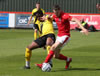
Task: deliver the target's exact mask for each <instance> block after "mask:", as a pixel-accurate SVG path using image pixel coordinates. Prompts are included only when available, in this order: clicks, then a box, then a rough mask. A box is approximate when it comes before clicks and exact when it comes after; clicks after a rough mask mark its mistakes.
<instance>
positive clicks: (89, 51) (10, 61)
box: [0, 29, 100, 76]
mask: <svg viewBox="0 0 100 76" xmlns="http://www.w3.org/2000/svg"><path fill="white" fill-rule="evenodd" d="M32 40H33V30H21V29H20V30H19V29H18V30H15V29H6V30H4V29H0V76H100V32H90V34H89V35H88V36H85V35H82V34H80V33H79V32H76V31H71V40H70V42H69V43H68V45H67V46H65V47H64V48H63V50H62V52H61V53H62V54H64V55H66V56H69V57H72V58H73V61H72V63H71V68H70V70H65V69H64V67H65V62H64V61H60V60H57V59H53V64H54V67H53V68H52V71H51V72H42V71H41V70H40V69H39V68H37V67H35V66H34V64H35V63H41V62H42V61H43V60H44V59H45V57H46V51H45V50H44V49H42V48H40V49H36V50H33V52H32V59H31V60H32V61H31V69H30V70H25V69H23V66H24V52H25V48H26V46H27V45H28V44H30V43H31V42H32Z"/></svg>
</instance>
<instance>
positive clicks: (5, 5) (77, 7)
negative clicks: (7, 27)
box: [0, 0, 100, 13]
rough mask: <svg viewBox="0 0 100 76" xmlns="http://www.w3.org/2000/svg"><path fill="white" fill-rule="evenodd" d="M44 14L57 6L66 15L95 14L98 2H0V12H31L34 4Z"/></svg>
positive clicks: (33, 0) (22, 0)
mask: <svg viewBox="0 0 100 76" xmlns="http://www.w3.org/2000/svg"><path fill="white" fill-rule="evenodd" d="M37 1H38V2H40V4H41V7H42V8H43V9H44V10H45V11H46V12H52V6H53V5H54V4H59V5H60V6H61V8H62V10H64V11H65V12H68V13H97V9H96V4H97V3H100V0H0V11H14V12H15V11H16V12H31V11H32V9H33V8H34V7H35V3H36V2H37Z"/></svg>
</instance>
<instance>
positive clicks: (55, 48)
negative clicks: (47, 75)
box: [45, 36, 71, 69]
mask: <svg viewBox="0 0 100 76" xmlns="http://www.w3.org/2000/svg"><path fill="white" fill-rule="evenodd" d="M68 41H69V37H68V36H63V37H58V38H57V41H56V43H55V44H54V45H53V46H52V47H51V50H50V53H49V54H48V56H47V57H46V59H45V63H48V62H49V61H50V59H51V58H52V57H53V55H54V54H55V57H56V58H58V59H60V60H65V61H66V62H67V60H69V58H67V57H66V56H64V55H62V54H60V50H58V49H59V48H61V47H62V45H64V44H65V43H67V42H68ZM70 62H71V59H70V61H69V62H68V63H67V64H66V66H67V67H69V63H70ZM67 67H66V69H67Z"/></svg>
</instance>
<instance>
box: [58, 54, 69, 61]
mask: <svg viewBox="0 0 100 76" xmlns="http://www.w3.org/2000/svg"><path fill="white" fill-rule="evenodd" d="M58 59H60V60H67V57H66V56H64V55H63V54H60V55H59V58H58Z"/></svg>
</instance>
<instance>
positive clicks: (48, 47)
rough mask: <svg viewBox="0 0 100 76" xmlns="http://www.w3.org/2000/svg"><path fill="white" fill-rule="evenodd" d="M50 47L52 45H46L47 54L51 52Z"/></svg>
mask: <svg viewBox="0 0 100 76" xmlns="http://www.w3.org/2000/svg"><path fill="white" fill-rule="evenodd" d="M50 48H51V46H47V47H46V49H47V54H49V51H50Z"/></svg>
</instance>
